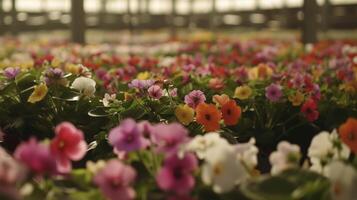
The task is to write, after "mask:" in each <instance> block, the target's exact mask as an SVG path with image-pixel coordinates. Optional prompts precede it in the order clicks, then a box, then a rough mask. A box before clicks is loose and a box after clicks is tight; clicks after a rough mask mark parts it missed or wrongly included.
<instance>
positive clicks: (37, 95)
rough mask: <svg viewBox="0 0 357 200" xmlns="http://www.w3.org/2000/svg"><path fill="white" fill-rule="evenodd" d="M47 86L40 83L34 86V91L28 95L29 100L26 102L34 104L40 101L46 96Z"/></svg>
mask: <svg viewBox="0 0 357 200" xmlns="http://www.w3.org/2000/svg"><path fill="white" fill-rule="evenodd" d="M47 91H48V89H47V86H46V84H44V83H41V84H40V85H37V86H35V89H34V91H33V92H32V94H31V95H30V97H29V99H28V100H27V101H28V102H30V103H36V102H38V101H41V100H42V99H43V98H44V97H45V96H46V94H47Z"/></svg>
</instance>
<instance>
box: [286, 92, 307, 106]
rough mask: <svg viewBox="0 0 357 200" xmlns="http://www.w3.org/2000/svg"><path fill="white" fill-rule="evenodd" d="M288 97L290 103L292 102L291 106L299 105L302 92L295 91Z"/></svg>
mask: <svg viewBox="0 0 357 200" xmlns="http://www.w3.org/2000/svg"><path fill="white" fill-rule="evenodd" d="M288 99H289V101H290V102H291V104H293V106H299V105H301V104H302V102H303V101H304V94H302V93H301V92H299V91H297V92H296V93H295V94H294V95H290V96H289V97H288Z"/></svg>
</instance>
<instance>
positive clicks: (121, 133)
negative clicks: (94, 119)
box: [108, 119, 149, 152]
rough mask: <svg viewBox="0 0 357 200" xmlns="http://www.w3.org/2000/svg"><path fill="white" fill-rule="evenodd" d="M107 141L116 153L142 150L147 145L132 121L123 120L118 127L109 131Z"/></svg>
mask: <svg viewBox="0 0 357 200" xmlns="http://www.w3.org/2000/svg"><path fill="white" fill-rule="evenodd" d="M108 140H109V143H110V144H111V145H112V146H114V148H115V150H116V151H118V152H120V151H124V152H131V151H136V150H139V149H144V148H146V147H147V146H148V144H149V142H148V141H147V140H146V139H145V138H144V137H143V135H142V132H141V129H140V128H139V126H138V125H137V124H136V122H135V121H134V120H133V119H125V120H123V121H122V122H121V123H120V125H119V126H117V127H115V128H113V129H112V130H110V132H109V137H108Z"/></svg>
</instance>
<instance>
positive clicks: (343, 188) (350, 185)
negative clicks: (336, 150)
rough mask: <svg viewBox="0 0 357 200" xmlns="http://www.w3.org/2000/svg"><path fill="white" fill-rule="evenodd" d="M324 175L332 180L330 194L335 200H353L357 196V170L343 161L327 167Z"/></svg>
mask: <svg viewBox="0 0 357 200" xmlns="http://www.w3.org/2000/svg"><path fill="white" fill-rule="evenodd" d="M324 174H325V175H326V177H327V178H329V179H330V182H331V186H330V192H331V196H332V199H333V200H351V199H355V198H356V196H357V191H356V187H357V173H356V170H355V169H354V168H353V167H352V166H349V165H347V164H345V163H343V162H341V161H335V162H332V163H330V164H329V165H327V166H326V169H325V172H324Z"/></svg>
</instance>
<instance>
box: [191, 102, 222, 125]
mask: <svg viewBox="0 0 357 200" xmlns="http://www.w3.org/2000/svg"><path fill="white" fill-rule="evenodd" d="M196 113H197V114H196V121H197V122H198V123H199V124H201V125H203V126H204V129H205V131H207V132H210V131H216V130H218V129H219V121H220V120H221V117H222V113H221V112H219V110H218V109H217V108H216V106H215V105H213V104H206V103H201V104H199V105H198V106H197V108H196Z"/></svg>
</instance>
